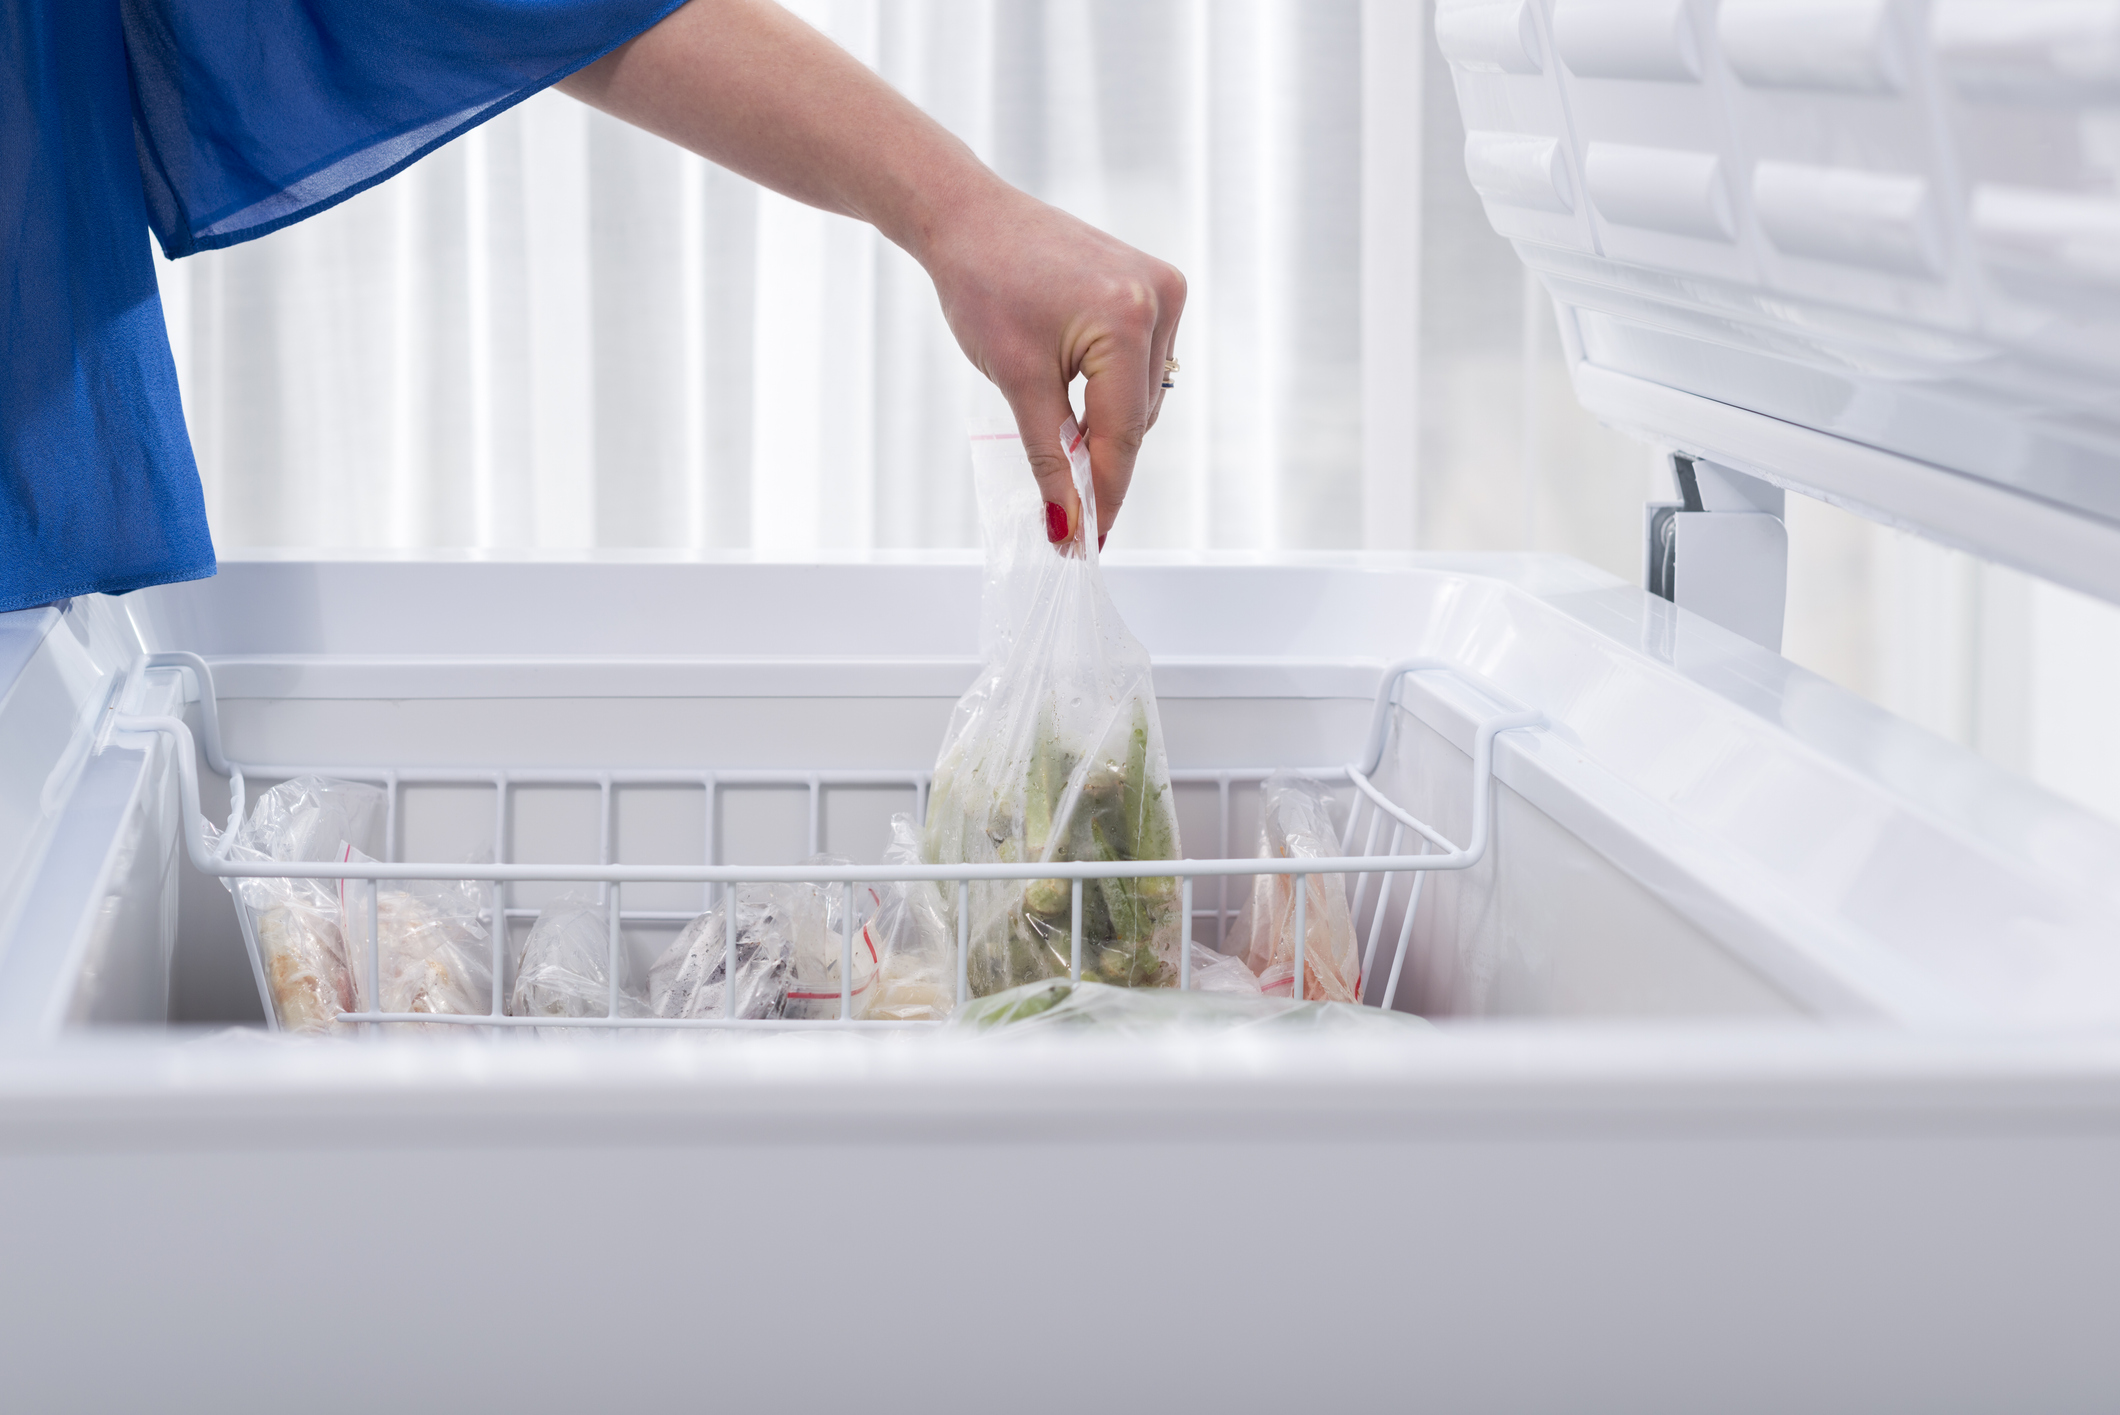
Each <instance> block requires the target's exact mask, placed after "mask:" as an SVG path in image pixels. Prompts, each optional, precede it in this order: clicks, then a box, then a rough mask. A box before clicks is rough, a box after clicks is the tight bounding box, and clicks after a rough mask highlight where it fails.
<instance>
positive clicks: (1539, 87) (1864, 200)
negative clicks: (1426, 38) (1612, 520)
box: [1436, 0, 2120, 601]
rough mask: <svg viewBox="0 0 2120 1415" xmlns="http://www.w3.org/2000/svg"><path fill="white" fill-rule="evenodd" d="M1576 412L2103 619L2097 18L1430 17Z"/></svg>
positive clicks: (1468, 151)
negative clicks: (1945, 552)
mask: <svg viewBox="0 0 2120 1415" xmlns="http://www.w3.org/2000/svg"><path fill="white" fill-rule="evenodd" d="M1436 37H1437V40H1438V42H1439V44H1440V46H1441V48H1442V51H1443V54H1444V55H1445V57H1446V58H1447V59H1448V60H1449V63H1450V68H1451V75H1452V79H1453V82H1454V83H1455V86H1456V91H1457V97H1458V102H1459V106H1460V108H1461V110H1462V112H1463V115H1464V121H1465V129H1466V140H1465V165H1466V170H1467V172H1468V174H1469V175H1470V177H1471V179H1472V184H1473V186H1474V187H1475V188H1476V189H1477V190H1478V192H1479V194H1480V197H1481V200H1482V202H1483V203H1484V205H1485V208H1486V212H1487V216H1488V219H1489V220H1490V221H1491V222H1492V223H1493V225H1494V228H1495V230H1496V231H1497V232H1499V233H1500V234H1502V235H1503V236H1505V237H1508V238H1509V239H1510V240H1511V242H1512V243H1513V244H1514V246H1515V248H1516V250H1517V251H1518V253H1519V254H1520V255H1521V256H1522V258H1523V259H1524V261H1525V262H1526V264H1527V265H1529V266H1530V267H1531V268H1532V269H1533V270H1535V271H1537V272H1538V273H1539V275H1540V277H1541V278H1542V279H1543V280H1544V282H1545V284H1546V287H1547V288H1548V289H1549V290H1550V291H1552V293H1553V296H1554V300H1555V303H1556V306H1557V309H1558V314H1559V319H1560V324H1561V335H1562V340H1563V343H1564V346H1565V348H1566V349H1567V352H1568V355H1569V357H1570V359H1571V362H1572V364H1573V372H1574V381H1575V387H1576V391H1577V394H1578V396H1579V397H1580V398H1581V399H1582V401H1583V403H1584V404H1585V405H1586V406H1587V407H1588V408H1589V409H1590V410H1591V411H1592V412H1594V413H1596V414H1597V415H1598V416H1599V417H1600V418H1601V419H1603V420H1604V421H1606V422H1608V423H1611V424H1612V425H1614V426H1616V427H1619V428H1621V429H1623V430H1626V431H1630V432H1634V433H1637V434H1639V435H1642V436H1645V437H1648V438H1650V439H1652V440H1654V441H1657V442H1661V443H1665V444H1668V445H1670V446H1672V447H1674V448H1676V449H1678V450H1681V451H1685V452H1688V453H1691V454H1694V455H1696V456H1700V457H1706V458H1708V459H1710V460H1712V461H1716V462H1721V463H1725V464H1727V465H1730V466H1733V467H1737V468H1739V469H1741V470H1744V471H1748V472H1752V473H1754V474H1756V475H1760V476H1763V477H1766V478H1767V479H1768V480H1770V481H1773V482H1776V483H1779V484H1781V485H1783V486H1786V487H1789V488H1791V489H1793V490H1797V491H1801V492H1805V493H1807V494H1810V495H1814V496H1820V497H1823V498H1824V499H1826V500H1828V501H1832V502H1836V503H1838V504H1841V505H1845V506H1847V507H1849V508H1850V509H1853V510H1856V511H1859V512H1862V513H1863V514H1865V515H1868V516H1871V517H1873V518H1875V519H1878V520H1882V521H1886V522H1889V523H1892V524H1895V525H1899V526H1902V527H1905V528H1907V529H1909V530H1913V531H1917V532H1919V533H1921V534H1923V535H1926V536H1928V537H1930V538H1931V539H1935V540H1939V541H1943V542H1945V543H1948V544H1953V545H1956V546H1959V547H1961V548H1963V549H1966V550H1969V551H1972V552H1974V553H1976V554H1979V555H1982V556H1986V557H1989V558H1991V559H1995V560H2000V561H2003V562H2006V563H2009V564H2013V565H2016V566H2018V567H2019V568H2022V569H2025V570H2028V571H2030V572H2032V573H2034V574H2038V575H2041V576H2044V577H2046V578H2049V579H2053V580H2057V581H2060V582H2062V583H2064V584H2068V585H2072V586H2074V587H2076V588H2078V589H2082V590H2085V591H2088V592H2090V593H2093V594H2097V595H2100V596H2102V597H2104V598H2106V599H2109V600H2115V601H2120V0H1439V4H1438V5H1437V13H1436Z"/></svg>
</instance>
